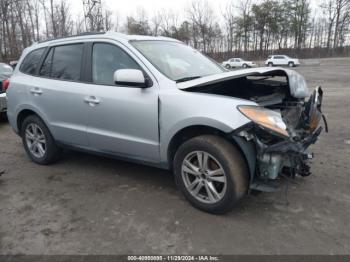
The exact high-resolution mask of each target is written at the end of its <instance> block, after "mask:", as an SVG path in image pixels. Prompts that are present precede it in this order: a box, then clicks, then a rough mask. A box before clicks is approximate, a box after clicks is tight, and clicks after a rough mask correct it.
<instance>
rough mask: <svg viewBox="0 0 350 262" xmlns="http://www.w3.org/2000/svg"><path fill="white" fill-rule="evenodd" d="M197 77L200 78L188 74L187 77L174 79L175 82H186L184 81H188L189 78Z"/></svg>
mask: <svg viewBox="0 0 350 262" xmlns="http://www.w3.org/2000/svg"><path fill="white" fill-rule="evenodd" d="M197 78H201V76H188V77H184V78H180V79H177V80H175V81H176V83H181V82H186V81H190V80H193V79H197Z"/></svg>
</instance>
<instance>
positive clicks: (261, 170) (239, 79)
mask: <svg viewBox="0 0 350 262" xmlns="http://www.w3.org/2000/svg"><path fill="white" fill-rule="evenodd" d="M202 81H203V82H202V83H200V82H199V81H198V84H197V85H192V86H191V84H190V83H188V84H187V85H188V86H184V87H182V89H186V91H190V92H202V93H209V94H216V95H224V96H230V97H234V98H242V99H246V100H250V101H253V102H255V103H256V105H255V106H246V105H242V106H239V107H238V110H239V111H240V112H241V113H242V114H243V115H245V116H246V117H247V118H248V119H250V120H251V122H250V123H248V124H247V125H244V126H243V127H241V128H239V129H238V130H235V131H234V132H233V134H232V138H233V139H234V140H235V142H236V143H237V144H238V145H239V146H240V147H241V149H242V151H243V153H244V155H245V156H246V159H247V162H248V166H249V169H250V173H251V181H250V188H251V189H256V190H260V191H269V192H270V191H274V188H275V187H274V186H272V185H273V184H274V183H271V181H274V180H276V179H277V178H278V177H280V176H284V177H287V176H288V177H295V176H296V175H300V176H309V175H310V174H311V171H310V166H309V161H310V159H312V158H313V154H312V153H310V152H308V148H309V146H310V145H312V144H314V143H315V142H316V141H317V138H318V136H319V135H320V134H321V132H322V130H323V127H322V126H321V125H320V122H321V120H322V119H323V120H324V123H325V129H326V131H328V127H327V122H326V119H325V117H324V116H323V114H322V111H321V106H322V97H323V92H322V89H321V88H320V87H317V88H316V89H315V90H314V91H313V92H312V94H311V96H309V92H308V88H307V85H306V82H305V80H304V77H302V76H301V75H300V74H298V73H297V72H295V71H292V70H288V69H283V68H276V69H268V68H260V69H250V70H241V71H235V72H234V73H232V74H231V75H228V76H227V77H225V78H223V79H214V77H213V79H211V81H210V82H209V83H208V82H205V80H202ZM308 96H309V97H308ZM242 104H244V103H242Z"/></svg>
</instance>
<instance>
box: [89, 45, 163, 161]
mask: <svg viewBox="0 0 350 262" xmlns="http://www.w3.org/2000/svg"><path fill="white" fill-rule="evenodd" d="M91 49H92V57H91V75H92V77H91V82H92V83H91V85H89V86H88V96H87V97H86V104H87V105H88V107H89V110H88V112H87V114H88V122H87V134H88V139H89V146H90V147H91V148H92V149H93V150H96V151H100V152H103V153H109V154H115V155H119V156H123V157H128V158H134V159H138V160H145V161H153V162H157V161H159V133H158V86H157V85H156V84H153V86H152V87H150V88H135V87H134V88H133V87H127V86H117V85H115V83H114V80H113V74H114V72H115V71H116V70H118V69H141V67H140V66H139V64H138V63H137V62H136V61H135V60H134V59H133V58H132V57H131V56H130V55H129V54H127V52H126V51H125V50H124V49H123V48H122V47H121V46H118V45H117V44H116V43H107V42H96V43H93V44H91Z"/></svg>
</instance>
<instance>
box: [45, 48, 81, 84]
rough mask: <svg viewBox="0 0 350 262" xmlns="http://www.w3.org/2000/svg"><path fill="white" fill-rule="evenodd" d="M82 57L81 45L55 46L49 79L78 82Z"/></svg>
mask: <svg viewBox="0 0 350 262" xmlns="http://www.w3.org/2000/svg"><path fill="white" fill-rule="evenodd" d="M82 57H83V44H73V45H64V46H56V47H55V48H54V51H53V57H52V65H51V73H50V77H53V78H58V79H65V80H72V81H78V80H80V71H81V61H82ZM48 63H49V62H48ZM44 65H45V63H44ZM45 70H46V69H45Z"/></svg>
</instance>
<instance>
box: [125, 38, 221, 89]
mask: <svg viewBox="0 0 350 262" xmlns="http://www.w3.org/2000/svg"><path fill="white" fill-rule="evenodd" d="M130 43H131V44H132V45H133V46H134V47H135V48H136V49H137V50H138V51H140V52H141V53H142V54H143V55H144V56H145V57H146V58H147V59H148V60H149V61H150V62H151V63H152V64H153V65H154V66H155V67H156V68H157V69H158V70H159V71H160V72H162V73H163V74H164V75H165V76H167V77H168V78H170V79H171V80H174V81H177V82H183V81H188V80H191V79H195V78H199V77H202V76H207V75H214V74H219V73H222V72H225V70H224V69H223V68H221V67H220V66H219V65H218V64H216V63H215V62H213V61H212V60H210V59H209V58H207V57H206V56H204V55H202V54H201V53H200V52H199V51H197V50H195V49H193V48H191V47H189V46H187V45H185V44H183V43H178V42H170V41H154V40H148V41H130Z"/></svg>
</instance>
